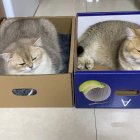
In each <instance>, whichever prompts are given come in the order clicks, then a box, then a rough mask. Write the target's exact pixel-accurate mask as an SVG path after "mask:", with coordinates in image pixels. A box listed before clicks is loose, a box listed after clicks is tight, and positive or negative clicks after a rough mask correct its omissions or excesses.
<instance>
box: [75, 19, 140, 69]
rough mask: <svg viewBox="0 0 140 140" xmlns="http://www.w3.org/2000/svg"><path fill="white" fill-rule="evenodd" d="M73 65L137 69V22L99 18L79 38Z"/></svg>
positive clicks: (139, 38) (139, 33) (139, 45)
mask: <svg viewBox="0 0 140 140" xmlns="http://www.w3.org/2000/svg"><path fill="white" fill-rule="evenodd" d="M77 54H78V62H77V68H78V69H80V70H83V69H88V70H92V69H93V68H94V63H97V64H100V65H104V66H107V67H108V68H110V69H112V70H140V25H137V24H135V23H131V22H126V21H120V20H115V21H112V20H110V21H103V22H99V23H96V24H94V25H91V26H90V27H89V28H88V29H87V30H86V31H85V32H84V33H83V34H82V35H81V37H80V38H79V41H78V47H77Z"/></svg>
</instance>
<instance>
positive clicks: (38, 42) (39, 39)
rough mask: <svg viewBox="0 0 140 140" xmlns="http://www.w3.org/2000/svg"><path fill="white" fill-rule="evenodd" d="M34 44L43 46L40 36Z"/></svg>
mask: <svg viewBox="0 0 140 140" xmlns="http://www.w3.org/2000/svg"><path fill="white" fill-rule="evenodd" d="M34 45H35V46H37V47H41V46H43V44H42V40H41V37H40V38H38V39H36V40H35V42H34Z"/></svg>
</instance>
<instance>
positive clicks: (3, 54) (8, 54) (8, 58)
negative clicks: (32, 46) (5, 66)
mask: <svg viewBox="0 0 140 140" xmlns="http://www.w3.org/2000/svg"><path fill="white" fill-rule="evenodd" d="M0 58H2V59H4V60H5V62H8V61H9V60H10V58H11V54H10V53H2V54H0Z"/></svg>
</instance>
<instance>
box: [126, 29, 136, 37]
mask: <svg viewBox="0 0 140 140" xmlns="http://www.w3.org/2000/svg"><path fill="white" fill-rule="evenodd" d="M126 33H127V38H128V39H133V38H135V37H136V36H137V35H136V31H135V30H134V29H132V28H129V27H127V28H126Z"/></svg>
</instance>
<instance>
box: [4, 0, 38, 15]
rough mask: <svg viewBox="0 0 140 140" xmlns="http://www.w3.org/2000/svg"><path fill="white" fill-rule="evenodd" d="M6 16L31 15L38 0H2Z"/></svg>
mask: <svg viewBox="0 0 140 140" xmlns="http://www.w3.org/2000/svg"><path fill="white" fill-rule="evenodd" d="M3 4H4V9H5V13H6V16H7V17H19V16H33V15H34V13H35V11H36V10H37V7H38V5H39V0H3Z"/></svg>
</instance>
